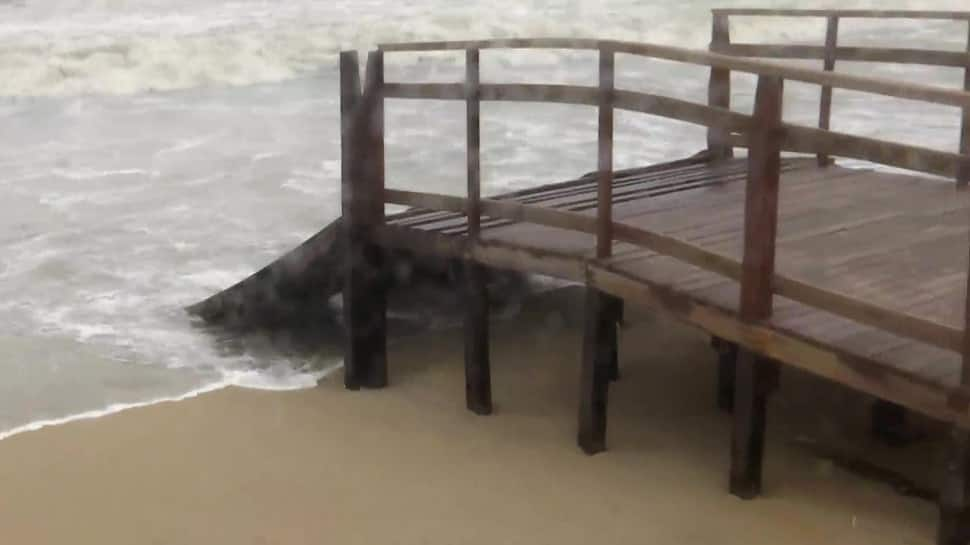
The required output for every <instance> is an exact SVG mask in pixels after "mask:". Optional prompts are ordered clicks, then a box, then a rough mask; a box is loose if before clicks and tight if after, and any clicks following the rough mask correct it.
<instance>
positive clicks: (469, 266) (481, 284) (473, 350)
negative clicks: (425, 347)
mask: <svg viewBox="0 0 970 545" xmlns="http://www.w3.org/2000/svg"><path fill="white" fill-rule="evenodd" d="M463 276H464V282H463V284H464V290H465V404H466V406H467V407H468V410H470V411H472V412H473V413H475V414H480V415H487V414H492V371H491V365H490V360H489V349H488V343H489V328H488V292H487V290H486V284H485V280H486V275H485V270H484V269H483V267H482V266H481V265H479V264H477V263H473V262H471V261H470V260H468V261H465V267H464V275H463Z"/></svg>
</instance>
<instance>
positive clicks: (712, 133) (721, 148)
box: [707, 15, 734, 159]
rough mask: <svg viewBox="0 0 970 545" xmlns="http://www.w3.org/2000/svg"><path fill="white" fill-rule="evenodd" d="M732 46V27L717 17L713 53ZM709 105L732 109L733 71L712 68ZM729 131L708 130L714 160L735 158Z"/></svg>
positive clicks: (710, 149)
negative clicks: (729, 139)
mask: <svg viewBox="0 0 970 545" xmlns="http://www.w3.org/2000/svg"><path fill="white" fill-rule="evenodd" d="M730 44H731V26H730V20H729V19H728V17H727V16H723V15H715V16H714V17H713V24H712V27H711V44H710V49H711V50H712V51H714V50H716V49H718V48H721V47H724V46H728V45H730ZM707 104H708V106H710V107H713V108H721V109H724V110H730V109H731V70H730V69H728V68H721V67H717V66H711V74H710V79H709V81H708V84H707ZM727 137H728V131H726V130H723V129H718V128H715V127H710V128H708V130H707V149H708V151H709V152H710V153H711V155H712V156H713V158H714V159H725V158H728V157H733V156H734V149H733V148H732V147H731V145H730V143H729V141H728V138H727Z"/></svg>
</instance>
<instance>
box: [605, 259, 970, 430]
mask: <svg viewBox="0 0 970 545" xmlns="http://www.w3.org/2000/svg"><path fill="white" fill-rule="evenodd" d="M589 275H590V283H591V285H592V286H594V287H596V288H597V289H600V290H602V291H605V292H607V293H610V294H613V295H615V296H617V297H621V298H623V299H624V300H626V301H627V303H629V304H635V305H646V306H649V307H651V308H656V309H659V310H662V311H664V312H667V313H669V314H670V315H672V316H674V317H676V318H678V319H681V320H684V321H686V322H687V323H690V324H693V325H695V326H697V327H699V328H701V329H703V330H704V331H706V332H707V333H709V334H711V335H714V336H717V337H720V338H722V339H724V340H726V341H728V342H733V343H736V344H738V345H739V346H741V347H743V348H746V349H748V350H750V351H757V352H758V353H760V354H762V355H764V356H765V357H768V358H771V359H772V360H777V361H783V362H785V363H786V364H788V365H792V366H794V367H797V368H799V369H802V370H803V371H806V372H809V373H812V374H814V375H817V376H820V377H823V378H826V379H828V380H831V381H833V382H837V383H840V384H844V385H846V386H848V387H850V388H853V389H855V390H858V391H860V392H863V393H867V394H870V395H872V396H875V397H880V398H882V399H887V400H890V401H893V402H895V403H899V404H900V405H903V406H905V407H907V408H909V409H912V410H914V411H917V412H919V413H922V414H925V415H927V416H929V417H931V418H936V419H939V420H941V421H944V422H951V423H956V424H958V425H959V426H961V427H962V428H964V429H970V389H968V388H964V387H956V388H954V387H944V386H941V385H940V384H938V383H933V382H930V381H927V380H926V379H925V378H921V377H920V376H919V375H915V374H912V373H907V372H905V371H902V370H899V369H897V368H893V367H889V366H886V365H884V364H881V363H880V362H878V361H877V360H873V359H871V358H864V357H860V356H857V355H854V354H851V353H849V352H845V351H842V350H841V349H839V348H837V347H834V346H828V345H822V344H819V343H818V342H816V341H814V340H812V339H810V338H808V337H804V336H800V335H797V334H795V333H792V332H787V331H779V330H775V329H772V327H771V326H770V325H769V324H761V323H746V322H743V321H740V320H738V319H737V317H736V316H735V315H734V313H733V312H731V311H729V310H727V309H723V308H719V307H715V306H713V305H710V304H706V303H703V302H701V301H698V300H696V299H693V298H691V297H690V296H688V295H685V294H682V293H677V292H675V291H674V290H671V289H670V288H668V287H665V286H663V285H661V284H657V283H655V282H652V281H649V280H644V279H642V278H638V277H633V276H631V275H629V274H628V273H625V272H622V271H619V270H613V269H610V268H607V267H604V266H602V265H597V264H592V263H591V264H590V265H589Z"/></svg>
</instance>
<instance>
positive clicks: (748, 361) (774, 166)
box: [730, 76, 784, 499]
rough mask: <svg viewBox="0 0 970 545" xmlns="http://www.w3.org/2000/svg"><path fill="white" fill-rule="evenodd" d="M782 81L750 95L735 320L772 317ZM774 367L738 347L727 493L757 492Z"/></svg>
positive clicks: (761, 84) (764, 79) (762, 81)
mask: <svg viewBox="0 0 970 545" xmlns="http://www.w3.org/2000/svg"><path fill="white" fill-rule="evenodd" d="M783 94H784V86H783V81H782V80H781V79H780V78H776V77H770V76H761V77H760V78H758V87H757V91H756V94H755V105H754V119H755V129H754V132H752V134H751V149H750V150H749V152H748V182H747V186H746V190H745V206H744V257H743V271H742V278H741V302H740V304H739V319H740V320H741V321H744V322H748V323H753V322H760V321H764V320H767V319H768V318H769V317H770V316H771V309H772V300H773V296H774V293H773V289H772V282H773V279H774V276H775V240H776V238H777V231H778V191H779V180H780V176H781V146H780V143H779V140H778V130H779V128H780V127H781V121H782V119H781V116H782V97H783ZM775 373H777V366H776V365H775V364H774V363H773V362H770V361H768V360H767V359H765V358H764V357H763V356H762V355H760V354H757V353H755V352H752V351H750V350H741V351H740V352H739V354H738V357H737V365H736V368H735V378H734V407H733V415H734V426H733V430H732V435H731V478H730V489H731V493H732V494H734V495H735V496H738V497H740V498H743V499H751V498H754V497H755V496H757V495H759V494H760V493H761V473H762V459H763V457H764V456H763V453H764V440H765V420H766V408H767V398H768V394H769V392H770V391H771V387H772V386H773V384H774V382H775V381H774V374H775Z"/></svg>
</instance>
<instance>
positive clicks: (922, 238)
mask: <svg viewBox="0 0 970 545" xmlns="http://www.w3.org/2000/svg"><path fill="white" fill-rule="evenodd" d="M746 176H747V166H746V163H745V161H744V160H728V161H721V162H713V163H710V162H706V161H704V160H703V159H700V158H699V159H693V160H686V161H679V162H676V163H673V164H670V165H657V166H654V167H650V168H646V169H639V170H635V171H617V172H616V173H615V177H614V186H613V198H614V206H613V215H614V220H615V221H616V222H617V223H616V224H615V225H614V228H615V231H614V236H615V237H616V238H617V239H620V240H618V241H617V242H615V244H614V248H613V254H614V255H613V257H612V258H611V259H609V260H606V261H605V262H603V263H602V264H596V263H595V262H594V261H590V260H592V259H594V258H595V249H596V237H595V233H596V221H595V218H594V217H593V214H595V209H596V194H597V183H596V182H597V179H596V175H595V174H592V175H589V176H585V177H582V178H580V179H577V180H574V181H572V182H566V183H561V184H554V185H550V186H546V187H544V188H542V189H541V190H537V191H535V192H533V193H531V194H522V195H518V196H516V197H514V198H509V197H505V198H502V199H485V200H483V201H482V206H483V214H484V215H485V216H486V218H484V219H483V222H482V244H481V245H478V246H472V247H469V245H467V244H466V243H465V238H464V237H463V236H462V235H463V234H464V233H465V220H464V217H463V214H462V213H461V210H462V208H461V207H462V202H461V199H457V198H451V197H443V198H437V197H436V198H433V199H430V198H429V199H430V200H428V201H425V202H426V204H427V205H428V206H431V205H437V204H442V203H445V204H448V206H445V208H450V209H453V210H455V213H438V214H431V213H427V214H426V213H423V212H422V213H421V214H419V215H415V216H412V217H413V219H412V220H403V221H402V225H401V226H399V227H395V228H394V229H395V231H394V232H385V233H383V236H384V241H385V243H387V244H390V245H401V246H409V247H410V249H411V250H414V251H419V252H420V251H424V252H426V253H427V254H429V255H436V254H437V253H439V252H443V251H448V252H452V254H451V255H455V256H462V257H468V256H471V257H473V258H475V259H476V260H478V261H479V262H482V263H483V264H488V265H491V266H497V267H502V268H508V269H514V270H525V271H529V272H536V273H542V274H551V275H555V276H559V277H562V278H566V279H569V280H575V281H577V282H585V281H587V280H589V281H590V282H592V285H594V286H596V287H599V288H601V289H603V291H606V292H608V293H612V294H614V295H619V296H624V297H628V298H629V299H630V300H631V301H633V302H636V301H637V300H640V301H641V302H643V301H652V302H653V304H658V305H659V306H664V305H666V306H667V307H668V310H671V311H672V312H675V313H676V312H680V313H682V314H683V315H684V317H685V319H688V320H689V321H692V322H694V323H697V324H698V325H700V326H702V327H704V328H705V329H707V330H708V331H711V332H712V333H716V334H717V335H718V336H720V337H722V338H724V339H727V340H728V341H731V342H737V343H738V344H741V345H742V346H747V347H749V348H753V349H756V350H758V351H760V352H762V353H765V352H767V353H766V354H765V355H767V356H769V357H771V358H773V359H780V360H785V361H787V362H788V363H791V364H793V365H796V366H799V367H802V368H804V369H807V370H809V371H812V372H815V373H817V374H820V375H822V376H825V377H827V378H830V379H832V380H835V381H837V382H841V383H844V384H848V385H849V386H851V387H853V388H857V389H860V390H862V391H865V392H867V393H871V394H873V395H877V396H880V397H884V398H887V399H891V400H893V401H896V402H898V403H900V404H903V405H905V406H907V407H909V408H913V409H916V410H918V411H921V412H924V413H927V414H932V415H934V416H936V417H939V418H943V419H945V420H946V419H949V420H951V421H959V422H963V423H968V424H970V415H968V414H966V413H967V410H968V409H967V405H966V400H967V399H970V397H966V396H965V394H964V392H963V390H962V389H960V388H959V382H960V381H959V369H960V361H959V353H958V352H956V351H954V350H952V349H949V347H951V346H954V345H955V346H956V347H957V348H956V349H957V350H959V347H960V346H962V340H963V337H962V331H963V327H964V323H963V308H962V305H963V301H964V294H965V291H966V270H967V264H966V263H965V261H966V244H967V240H968V235H970V233H968V220H967V218H968V214H970V199H968V196H967V195H966V193H964V192H962V191H961V190H958V189H956V188H955V187H954V185H953V184H952V183H947V182H945V181H940V180H932V179H924V178H918V177H914V176H908V175H903V174H894V173H886V172H876V171H871V170H865V169H862V170H854V169H846V168H841V167H836V166H829V167H825V168H820V167H818V166H817V165H816V162H815V159H814V158H812V159H785V160H783V161H782V164H781V180H780V183H779V189H780V191H779V196H778V199H779V209H778V210H779V212H778V213H779V217H778V241H777V247H776V254H777V257H776V263H777V266H776V268H777V274H776V277H775V282H774V289H775V291H776V292H777V293H778V295H777V296H776V297H775V305H774V309H775V312H774V314H773V316H772V317H771V318H770V319H769V320H768V321H767V322H765V323H763V324H751V325H744V324H738V323H735V322H736V321H737V320H736V316H737V315H738V311H739V308H738V303H739V301H740V289H739V283H738V282H737V279H739V278H740V266H738V265H737V264H739V263H740V260H741V255H742V248H743V244H742V241H743V217H744V206H743V205H744V183H743V181H744V180H745V178H746ZM403 193H404V195H402V196H405V197H406V196H407V192H403ZM388 195H389V197H391V199H392V200H393V195H394V193H393V192H391V191H388ZM418 195H420V194H418ZM402 200H406V199H402ZM446 201H447V202H446ZM450 201H453V202H450ZM902 203H905V204H902ZM493 205H494V207H492V206H493ZM537 208H538V209H540V210H541V211H540V212H536V213H533V212H534V211H535V210H536V209H537ZM567 211H568V212H569V214H565V212H567ZM505 212H514V214H510V217H512V218H519V219H521V220H528V221H537V220H540V221H545V220H550V219H551V220H552V221H560V222H561V223H559V224H558V225H559V226H558V227H550V226H543V225H536V224H532V223H525V222H522V221H520V222H510V221H506V220H496V219H495V218H494V217H493V218H490V217H488V216H489V214H490V213H502V214H504V213H505ZM580 214H581V215H583V216H584V217H585V219H579V220H577V219H576V216H577V215H580ZM422 218H425V219H422ZM698 218H702V219H698ZM550 223H551V222H550ZM624 226H626V227H624ZM576 229H579V230H578V231H577V230H576ZM418 231H420V232H423V233H426V234H428V235H429V238H427V239H422V238H421V237H418V236H415V232H418ZM650 231H653V232H654V234H655V235H656V236H658V237H661V238H660V239H659V240H663V241H669V240H672V241H677V243H681V244H687V245H688V246H689V247H691V248H697V249H699V251H700V252H702V253H701V254H699V255H705V256H706V255H716V256H719V258H720V259H722V260H724V262H725V263H734V264H735V265H732V266H726V268H727V269H729V270H728V271H727V272H729V273H732V274H731V275H730V276H724V275H723V274H721V273H722V272H723V271H720V270H718V272H710V271H709V270H707V269H712V268H713V269H715V270H717V269H716V264H715V265H711V264H710V263H706V262H704V261H698V263H699V264H702V265H705V267H703V268H701V267H697V266H695V265H690V264H687V263H684V262H683V261H680V260H677V259H673V258H670V257H665V256H663V255H660V254H658V253H657V252H656V251H652V250H649V249H644V248H642V247H639V245H634V244H631V243H628V242H622V239H624V238H627V239H628V240H630V241H634V242H637V243H641V242H644V240H641V239H638V238H637V237H636V236H629V235H630V234H631V233H640V232H650ZM432 234H433V236H431V235H432ZM663 237H666V238H663ZM647 242H650V241H649V240H647ZM676 246H677V244H674V246H665V247H663V248H661V249H663V250H670V249H671V248H673V247H676ZM674 251H676V249H675V250H674ZM735 267H737V268H735ZM778 278H782V281H781V282H779V281H778ZM637 286H640V287H637ZM607 288H608V289H607ZM658 289H661V290H669V292H667V291H664V292H662V293H669V296H667V295H665V296H664V298H663V299H662V300H659V301H658V299H657V295H656V294H657V293H658V291H657V290H658ZM618 291H619V293H618ZM805 294H809V297H811V298H812V300H813V301H822V300H823V299H824V300H825V301H824V304H827V305H832V309H833V310H836V311H838V312H842V313H845V314H848V315H850V316H851V317H852V318H851V319H850V318H845V317H840V316H838V315H836V314H833V313H832V312H826V311H821V310H818V309H816V308H812V307H810V306H807V305H805V304H802V303H798V302H796V301H793V300H792V299H790V298H788V297H786V295H791V296H795V297H804V296H805ZM687 308H693V309H695V310H691V311H687V310H685V309H687ZM877 308H878V309H888V310H890V311H892V312H893V313H895V314H894V315H893V316H892V317H891V318H890V319H889V320H886V319H885V317H884V316H883V314H878V315H876V314H874V313H873V312H872V310H873V309H877ZM697 309H702V310H697ZM685 313H686V314H685ZM732 316H734V317H735V318H733V319H732V318H731V317H732ZM866 322H869V325H866ZM923 324H927V325H928V326H929V327H928V329H927V330H926V331H924V332H923V333H919V332H917V333H916V334H917V335H924V336H926V338H927V341H934V342H936V343H938V344H942V345H944V346H946V347H948V349H944V348H940V347H937V346H934V345H933V344H930V343H928V342H920V341H914V340H909V339H907V338H905V337H901V336H900V335H897V334H894V333H891V332H889V331H886V329H885V328H887V327H888V328H891V329H900V330H905V331H906V332H909V333H911V331H909V329H907V328H914V327H915V330H919V328H920V327H926V326H924V325H923ZM940 331H943V332H945V334H944V336H943V337H944V338H939V337H938V333H939V332H940ZM954 331H955V332H956V335H955V336H954V335H952V334H951V333H949V332H954ZM769 333H771V334H770V335H769ZM767 339H774V340H770V341H769V340H767ZM812 362H814V363H812ZM819 362H822V363H819ZM934 392H935V393H934ZM954 396H955V397H954ZM961 407H962V408H961ZM960 415H962V416H960Z"/></svg>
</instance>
